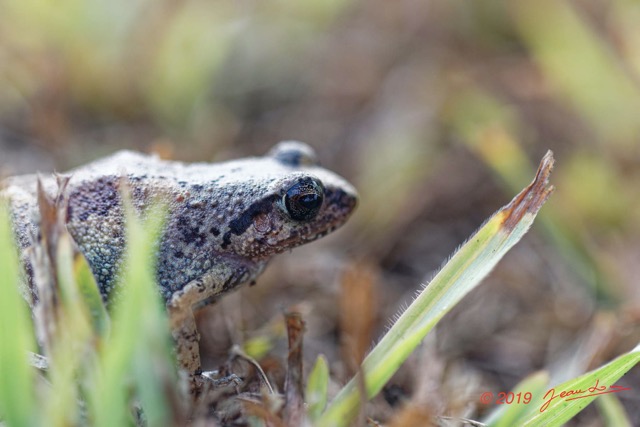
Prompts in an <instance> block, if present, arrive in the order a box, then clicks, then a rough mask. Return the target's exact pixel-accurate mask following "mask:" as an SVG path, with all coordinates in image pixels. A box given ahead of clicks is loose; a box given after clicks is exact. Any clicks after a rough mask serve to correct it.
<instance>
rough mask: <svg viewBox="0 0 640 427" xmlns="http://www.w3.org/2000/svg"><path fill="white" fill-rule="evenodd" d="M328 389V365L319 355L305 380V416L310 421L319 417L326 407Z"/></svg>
mask: <svg viewBox="0 0 640 427" xmlns="http://www.w3.org/2000/svg"><path fill="white" fill-rule="evenodd" d="M328 387H329V365H328V363H327V359H326V358H325V357H324V356H323V355H319V356H318V358H317V359H316V363H315V364H314V365H313V369H312V370H311V373H310V374H309V378H307V390H306V392H305V398H306V401H307V405H308V406H307V414H308V415H309V418H310V419H311V420H312V421H315V420H317V419H318V418H319V417H320V414H321V413H322V411H324V408H325V407H326V406H327V389H328Z"/></svg>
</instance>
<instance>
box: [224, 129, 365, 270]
mask: <svg viewBox="0 0 640 427" xmlns="http://www.w3.org/2000/svg"><path fill="white" fill-rule="evenodd" d="M262 161H264V162H267V163H265V164H264V165H265V166H264V167H265V168H266V167H267V165H270V166H269V168H270V169H271V170H270V178H269V180H268V184H267V185H266V186H265V187H263V189H262V190H261V191H260V192H259V194H256V196H257V197H256V199H255V200H254V201H253V202H252V204H251V205H250V206H248V207H246V208H245V209H244V210H243V212H242V213H241V214H239V215H238V216H237V217H235V218H233V219H231V220H230V221H229V223H228V224H229V227H228V229H227V230H226V232H225V234H224V236H223V242H222V246H223V247H228V248H229V249H231V250H232V251H233V252H235V253H236V254H238V255H241V256H245V257H249V258H251V259H268V258H269V257H271V256H272V255H274V254H277V253H280V252H283V251H285V250H287V249H291V248H293V247H296V246H299V245H302V244H304V243H307V242H311V241H313V240H316V239H318V238H320V237H322V236H324V235H326V234H328V233H331V232H332V231H333V230H335V229H336V228H338V227H340V226H341V225H342V224H344V223H345V222H346V220H347V219H348V218H349V216H350V215H351V213H352V212H353V210H354V209H355V207H356V204H357V193H356V191H355V189H354V188H353V187H352V186H351V185H350V184H349V183H348V182H347V181H345V180H344V179H343V178H341V177H339V176H338V175H336V174H334V173H333V172H331V171H329V170H327V169H324V168H322V167H320V166H319V164H318V162H317V160H316V155H315V153H314V152H313V150H312V149H311V147H309V146H308V145H306V144H302V143H300V142H293V141H288V142H281V143H280V144H278V145H276V146H275V147H274V148H273V149H272V150H271V152H270V153H269V156H268V157H265V158H263V160H262ZM255 167H257V168H260V164H259V163H256V165H255Z"/></svg>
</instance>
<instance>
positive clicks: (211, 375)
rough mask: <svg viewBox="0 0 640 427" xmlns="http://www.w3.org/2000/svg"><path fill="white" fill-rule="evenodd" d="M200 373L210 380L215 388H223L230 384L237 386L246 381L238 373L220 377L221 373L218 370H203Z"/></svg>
mask: <svg viewBox="0 0 640 427" xmlns="http://www.w3.org/2000/svg"><path fill="white" fill-rule="evenodd" d="M200 375H201V376H202V377H204V378H205V379H206V380H207V381H210V382H211V384H212V385H213V387H214V388H222V387H227V386H230V385H232V386H234V387H236V388H237V387H239V386H240V385H242V383H243V382H244V381H242V378H240V377H239V376H237V375H236V374H230V375H226V376H224V377H220V373H219V372H218V371H217V370H215V371H203V372H202V373H201V374H200Z"/></svg>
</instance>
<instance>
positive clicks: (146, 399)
mask: <svg viewBox="0 0 640 427" xmlns="http://www.w3.org/2000/svg"><path fill="white" fill-rule="evenodd" d="M164 213H165V210H164V209H161V208H160V207H158V206H155V207H151V208H148V209H147V212H146V218H147V219H146V221H145V223H144V225H143V224H142V223H141V221H140V220H139V219H138V218H137V217H136V216H135V215H134V214H133V213H132V209H131V208H129V209H128V214H127V243H128V247H127V253H126V255H125V265H124V267H123V269H122V277H121V282H120V284H119V286H120V287H121V288H120V289H121V290H120V292H121V296H120V298H119V299H118V300H117V301H116V302H115V307H114V310H113V316H112V328H111V332H112V334H111V336H110V339H109V340H107V342H106V343H105V346H104V353H103V355H102V356H103V357H102V360H101V364H100V365H101V366H100V369H99V372H98V374H97V378H96V382H97V384H96V385H95V387H94V388H93V393H94V395H93V396H92V399H91V402H92V407H93V411H94V413H93V419H94V420H95V425H96V426H105V427H107V426H113V425H127V424H130V423H131V410H130V409H131V407H130V405H129V399H130V398H131V396H132V395H131V391H132V390H134V391H137V392H138V394H137V397H139V398H140V400H141V403H142V408H143V410H144V416H145V419H146V422H147V425H149V426H158V425H167V424H169V423H170V422H171V421H172V417H171V413H170V410H171V409H170V408H171V405H170V404H169V402H167V401H166V396H165V391H166V388H165V387H163V386H162V385H161V383H160V382H159V381H160V379H162V378H163V377H166V375H164V374H165V373H168V374H169V375H171V376H172V377H173V379H174V380H175V381H177V380H176V379H175V378H176V377H177V375H175V367H174V364H173V361H172V358H171V352H170V337H169V336H168V330H169V327H168V321H167V319H166V314H165V311H164V307H163V304H162V302H161V299H160V295H159V293H158V289H157V286H156V283H155V266H154V264H153V261H154V255H155V253H156V248H157V242H158V238H159V236H160V231H161V230H162V226H163V223H164ZM158 370H160V371H161V374H159V373H158Z"/></svg>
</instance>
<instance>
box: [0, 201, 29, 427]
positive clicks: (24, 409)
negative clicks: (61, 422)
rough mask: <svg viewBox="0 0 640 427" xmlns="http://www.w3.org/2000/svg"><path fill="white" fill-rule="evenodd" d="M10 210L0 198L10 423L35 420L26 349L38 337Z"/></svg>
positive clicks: (0, 283)
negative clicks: (22, 289) (24, 288)
mask: <svg viewBox="0 0 640 427" xmlns="http://www.w3.org/2000/svg"><path fill="white" fill-rule="evenodd" d="M13 242H14V236H13V232H12V229H11V225H10V222H9V211H8V208H7V206H6V204H5V202H4V201H3V200H0V379H1V380H0V419H1V420H2V421H4V422H5V423H6V425H7V426H26V425H33V424H35V422H36V411H35V400H34V399H35V392H34V372H33V369H32V368H31V366H30V365H29V362H28V358H27V352H28V351H34V349H35V337H34V334H33V327H32V325H31V321H30V317H29V313H28V309H27V304H26V302H25V301H24V300H23V299H22V297H21V296H20V292H19V291H18V285H19V277H20V273H19V265H20V264H19V261H18V256H17V250H16V248H15V247H14V245H13Z"/></svg>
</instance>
